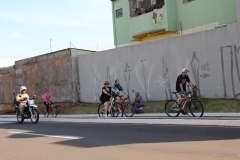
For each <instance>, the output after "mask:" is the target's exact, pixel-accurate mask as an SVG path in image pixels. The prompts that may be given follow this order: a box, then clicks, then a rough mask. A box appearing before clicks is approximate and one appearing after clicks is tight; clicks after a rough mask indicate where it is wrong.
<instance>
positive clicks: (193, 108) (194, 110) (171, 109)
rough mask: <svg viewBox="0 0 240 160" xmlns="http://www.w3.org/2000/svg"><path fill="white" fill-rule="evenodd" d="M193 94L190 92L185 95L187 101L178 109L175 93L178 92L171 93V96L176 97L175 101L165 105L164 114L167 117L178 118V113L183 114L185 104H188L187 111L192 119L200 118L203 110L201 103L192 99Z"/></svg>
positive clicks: (169, 101)
mask: <svg viewBox="0 0 240 160" xmlns="http://www.w3.org/2000/svg"><path fill="white" fill-rule="evenodd" d="M193 92H194V90H193V91H190V92H188V93H187V95H188V99H186V100H185V101H184V102H183V103H182V108H181V109H180V108H179V107H178V102H179V101H180V99H179V98H178V95H177V93H178V92H172V94H175V95H176V98H177V100H168V101H167V102H166V104H165V112H166V114H167V115H168V116H169V117H178V116H179V114H180V113H182V112H183V110H184V108H185V106H186V104H187V102H189V111H190V113H191V114H192V116H193V117H202V116H203V113H204V108H203V105H202V103H201V102H200V101H199V100H198V99H195V98H192V96H191V94H192V93H193Z"/></svg>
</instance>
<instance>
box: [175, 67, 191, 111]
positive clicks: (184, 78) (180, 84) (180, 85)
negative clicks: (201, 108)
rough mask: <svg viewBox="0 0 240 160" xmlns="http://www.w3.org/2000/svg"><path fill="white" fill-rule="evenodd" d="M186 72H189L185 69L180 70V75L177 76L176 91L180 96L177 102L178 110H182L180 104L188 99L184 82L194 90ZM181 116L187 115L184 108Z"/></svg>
mask: <svg viewBox="0 0 240 160" xmlns="http://www.w3.org/2000/svg"><path fill="white" fill-rule="evenodd" d="M188 72H189V71H188V70H187V69H186V68H183V69H182V74H180V75H179V76H178V78H177V81H176V90H177V92H178V93H179V94H180V96H181V99H180V101H179V102H178V107H179V108H180V109H182V105H181V104H182V102H184V101H185V100H187V98H188V95H187V94H186V82H188V84H189V85H190V86H191V87H192V88H193V89H194V85H193V83H192V82H191V81H190V79H189V77H188ZM182 114H183V115H188V113H187V112H186V109H185V108H184V110H183V112H182Z"/></svg>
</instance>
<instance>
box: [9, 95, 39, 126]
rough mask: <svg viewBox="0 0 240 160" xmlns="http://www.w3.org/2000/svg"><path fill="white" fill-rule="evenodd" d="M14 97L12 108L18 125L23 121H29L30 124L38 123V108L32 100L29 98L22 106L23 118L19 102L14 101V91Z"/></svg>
mask: <svg viewBox="0 0 240 160" xmlns="http://www.w3.org/2000/svg"><path fill="white" fill-rule="evenodd" d="M13 95H14V98H13V99H14V107H15V113H16V115H17V121H18V123H23V121H24V119H31V121H32V123H38V120H39V113H38V111H37V108H38V106H37V105H36V104H35V103H34V99H35V97H34V98H29V99H28V100H27V102H26V104H25V105H24V110H23V116H22V115H21V113H20V107H19V102H17V100H16V96H15V91H13Z"/></svg>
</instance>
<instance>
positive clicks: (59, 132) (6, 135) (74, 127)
mask: <svg viewBox="0 0 240 160" xmlns="http://www.w3.org/2000/svg"><path fill="white" fill-rule="evenodd" d="M0 142H1V145H0V153H1V154H0V159H4V160H5V159H6V160H7V159H9V160H15V159H20V160H21V159H24V160H28V159H31V160H32V159H58V160H59V159H64V160H65V159H68V160H69V159H93V160H95V159H103V160H106V159H121V160H123V159H131V160H132V159H144V160H145V159H151V160H152V159H184V160H187V159H189V160H190V159H211V160H213V159H218V160H219V159H224V160H226V159H238V160H239V159H240V150H239V148H240V127H211V126H208V127H206V126H174V125H169V126H167V125H143V124H94V123H51V122H41V123H38V124H32V123H31V122H29V121H26V122H24V123H23V124H18V123H16V122H0Z"/></svg>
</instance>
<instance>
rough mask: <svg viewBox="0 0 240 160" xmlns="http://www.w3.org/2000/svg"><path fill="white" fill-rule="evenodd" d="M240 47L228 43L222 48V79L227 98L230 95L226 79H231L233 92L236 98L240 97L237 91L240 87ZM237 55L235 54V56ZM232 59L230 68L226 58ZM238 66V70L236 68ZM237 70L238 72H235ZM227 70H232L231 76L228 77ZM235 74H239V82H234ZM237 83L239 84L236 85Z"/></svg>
mask: <svg viewBox="0 0 240 160" xmlns="http://www.w3.org/2000/svg"><path fill="white" fill-rule="evenodd" d="M239 49H240V47H237V46H236V45H234V46H232V45H228V46H223V47H221V48H220V50H221V65H222V79H223V89H224V97H225V98H227V97H228V96H229V95H228V93H227V84H226V79H227V78H230V79H231V86H232V92H233V96H234V98H240V93H237V91H236V89H237V86H238V87H239V81H240V72H239V65H238V59H239V57H238V56H239ZM234 55H235V56H234ZM229 59H230V68H228V67H227V63H226V60H229ZM234 59H235V65H236V66H234ZM235 67H236V70H235V69H234V68H235ZM234 71H236V72H237V73H236V72H234ZM226 72H230V74H231V76H230V77H227V76H226V75H225V74H226ZM234 75H237V78H236V79H237V80H238V81H237V82H234ZM236 84H237V85H236Z"/></svg>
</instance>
